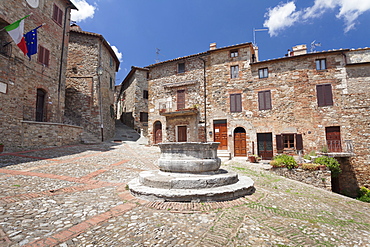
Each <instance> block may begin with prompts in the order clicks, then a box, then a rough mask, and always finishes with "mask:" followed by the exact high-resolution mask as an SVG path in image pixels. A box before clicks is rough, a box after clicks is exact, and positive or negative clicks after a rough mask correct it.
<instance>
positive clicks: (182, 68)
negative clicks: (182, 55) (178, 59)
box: [177, 63, 185, 74]
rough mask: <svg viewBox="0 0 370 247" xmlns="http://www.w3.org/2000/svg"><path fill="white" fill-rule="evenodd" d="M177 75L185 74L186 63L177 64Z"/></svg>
mask: <svg viewBox="0 0 370 247" xmlns="http://www.w3.org/2000/svg"><path fill="white" fill-rule="evenodd" d="M177 73H179V74H180V73H185V63H179V64H177Z"/></svg>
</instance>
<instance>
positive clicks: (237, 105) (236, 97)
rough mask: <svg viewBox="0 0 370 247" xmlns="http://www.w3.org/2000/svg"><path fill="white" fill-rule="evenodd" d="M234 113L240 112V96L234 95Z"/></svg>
mask: <svg viewBox="0 0 370 247" xmlns="http://www.w3.org/2000/svg"><path fill="white" fill-rule="evenodd" d="M235 111H237V112H241V111H242V95H241V94H236V95H235Z"/></svg>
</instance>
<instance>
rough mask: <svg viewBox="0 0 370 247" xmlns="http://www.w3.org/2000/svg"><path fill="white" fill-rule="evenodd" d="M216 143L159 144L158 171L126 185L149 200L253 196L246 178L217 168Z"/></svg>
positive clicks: (221, 199) (219, 198)
mask: <svg viewBox="0 0 370 247" xmlns="http://www.w3.org/2000/svg"><path fill="white" fill-rule="evenodd" d="M218 145H219V143H216V142H210V143H200V142H191V143H186V142H179V143H177V142H175V143H161V144H159V147H160V149H161V156H160V158H159V160H158V166H159V170H154V171H144V172H141V173H140V174H139V177H138V178H136V179H134V180H132V181H131V182H129V183H128V185H129V188H130V191H131V193H132V194H133V195H135V196H137V197H140V198H143V199H146V200H150V201H177V202H200V201H224V200H232V199H236V198H238V197H241V196H245V195H249V194H252V193H254V191H255V188H254V182H253V180H252V179H250V178H249V177H244V176H242V177H239V176H238V174H237V173H235V172H230V171H227V170H224V169H220V166H221V160H220V159H219V158H218V157H217V147H218Z"/></svg>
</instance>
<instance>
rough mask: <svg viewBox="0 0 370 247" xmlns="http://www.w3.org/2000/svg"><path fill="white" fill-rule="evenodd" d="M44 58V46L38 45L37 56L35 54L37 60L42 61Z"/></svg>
mask: <svg viewBox="0 0 370 247" xmlns="http://www.w3.org/2000/svg"><path fill="white" fill-rule="evenodd" d="M43 59H44V47H42V46H40V45H39V51H38V56H37V62H39V63H43Z"/></svg>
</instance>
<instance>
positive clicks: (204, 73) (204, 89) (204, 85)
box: [199, 57, 207, 142]
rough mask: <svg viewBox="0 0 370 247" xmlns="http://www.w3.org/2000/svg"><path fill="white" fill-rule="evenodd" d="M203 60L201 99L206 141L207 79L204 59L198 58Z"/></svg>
mask: <svg viewBox="0 0 370 247" xmlns="http://www.w3.org/2000/svg"><path fill="white" fill-rule="evenodd" d="M199 59H200V60H202V61H203V91H204V94H203V101H204V138H205V142H207V81H206V60H204V59H203V58H201V57H200V58H199Z"/></svg>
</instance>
